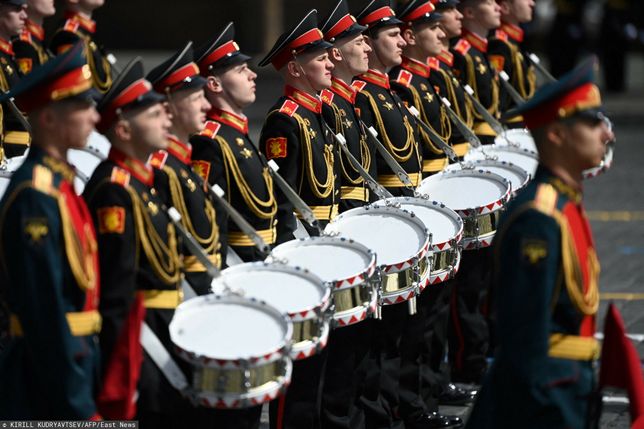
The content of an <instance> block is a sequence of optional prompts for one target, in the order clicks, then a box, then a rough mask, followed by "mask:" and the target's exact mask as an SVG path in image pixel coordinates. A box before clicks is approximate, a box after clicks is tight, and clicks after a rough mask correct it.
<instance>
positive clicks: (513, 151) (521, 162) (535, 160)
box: [465, 145, 539, 176]
mask: <svg viewBox="0 0 644 429" xmlns="http://www.w3.org/2000/svg"><path fill="white" fill-rule="evenodd" d="M487 158H491V159H494V160H497V161H505V162H509V163H512V164H514V165H517V166H519V167H521V168H523V169H524V170H525V171H526V172H527V173H528V174H530V175H531V176H534V173H535V172H536V171H537V166H538V165H539V155H538V154H537V153H536V152H533V151H529V150H526V149H519V148H515V147H512V146H498V145H490V146H481V147H480V148H479V149H475V150H471V151H469V152H468V153H467V154H466V155H465V160H466V161H476V160H479V159H487Z"/></svg>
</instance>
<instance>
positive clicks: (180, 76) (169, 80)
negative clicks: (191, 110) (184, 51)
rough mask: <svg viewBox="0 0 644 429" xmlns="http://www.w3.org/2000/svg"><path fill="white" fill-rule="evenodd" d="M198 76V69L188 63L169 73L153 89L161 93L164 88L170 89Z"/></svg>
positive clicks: (195, 65) (193, 64)
mask: <svg viewBox="0 0 644 429" xmlns="http://www.w3.org/2000/svg"><path fill="white" fill-rule="evenodd" d="M198 74H199V67H198V66H197V64H195V63H188V64H186V65H185V66H183V67H181V68H179V69H178V70H176V71H174V72H172V73H170V75H168V77H166V78H165V79H163V80H161V81H159V82H158V83H157V84H156V85H154V88H155V89H156V90H157V91H159V92H163V91H164V90H165V89H166V88H171V87H173V86H174V85H176V84H178V83H181V82H183V81H184V80H185V79H187V78H189V77H194V76H196V75H198Z"/></svg>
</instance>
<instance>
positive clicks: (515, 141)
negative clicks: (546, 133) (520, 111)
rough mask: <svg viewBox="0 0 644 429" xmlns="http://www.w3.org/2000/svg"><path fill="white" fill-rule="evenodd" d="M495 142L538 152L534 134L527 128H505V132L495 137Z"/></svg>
mask: <svg viewBox="0 0 644 429" xmlns="http://www.w3.org/2000/svg"><path fill="white" fill-rule="evenodd" d="M494 144H496V145H499V146H514V147H518V148H521V149H526V150H529V151H532V152H538V151H537V145H536V144H535V143H534V138H533V137H532V134H530V131H528V130H527V129H525V128H517V129H512V130H505V131H504V132H503V134H501V135H499V136H497V137H496V138H495V139H494Z"/></svg>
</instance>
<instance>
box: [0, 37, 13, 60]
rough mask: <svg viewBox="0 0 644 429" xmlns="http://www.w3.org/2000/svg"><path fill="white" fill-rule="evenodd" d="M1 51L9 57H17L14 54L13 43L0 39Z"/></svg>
mask: <svg viewBox="0 0 644 429" xmlns="http://www.w3.org/2000/svg"><path fill="white" fill-rule="evenodd" d="M0 51H2V52H4V53H5V54H7V55H11V56H12V57H13V56H14V55H15V54H14V53H13V46H11V43H10V42H7V41H6V40H5V39H2V38H0Z"/></svg>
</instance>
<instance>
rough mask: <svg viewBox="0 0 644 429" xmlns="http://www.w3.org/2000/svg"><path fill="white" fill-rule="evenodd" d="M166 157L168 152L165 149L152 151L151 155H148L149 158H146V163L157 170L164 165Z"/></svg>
mask: <svg viewBox="0 0 644 429" xmlns="http://www.w3.org/2000/svg"><path fill="white" fill-rule="evenodd" d="M167 159H168V152H166V151H165V150H158V151H156V152H154V153H153V154H152V155H150V159H149V160H148V163H149V164H150V165H151V166H152V167H154V168H156V169H158V170H161V169H162V168H163V166H164V165H165V162H166V160H167Z"/></svg>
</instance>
